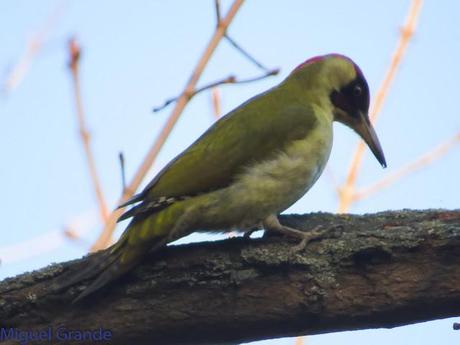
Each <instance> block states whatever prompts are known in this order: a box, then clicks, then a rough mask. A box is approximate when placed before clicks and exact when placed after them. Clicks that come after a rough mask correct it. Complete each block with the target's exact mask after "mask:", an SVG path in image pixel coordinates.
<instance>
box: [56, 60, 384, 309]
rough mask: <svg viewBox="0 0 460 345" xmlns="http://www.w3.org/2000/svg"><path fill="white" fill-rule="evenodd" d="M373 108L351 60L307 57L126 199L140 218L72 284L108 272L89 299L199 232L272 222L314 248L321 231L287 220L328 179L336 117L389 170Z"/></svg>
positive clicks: (268, 226) (92, 287) (130, 212)
mask: <svg viewBox="0 0 460 345" xmlns="http://www.w3.org/2000/svg"><path fill="white" fill-rule="evenodd" d="M368 108H369V88H368V85H367V82H366V80H365V79H364V76H363V74H362V72H361V70H360V69H359V67H358V66H357V65H356V64H355V63H354V62H353V61H352V60H351V59H349V58H347V57H345V56H342V55H338V54H329V55H325V56H319V57H314V58H312V59H309V60H307V61H306V62H304V63H302V64H301V65H299V66H298V67H297V68H295V69H294V70H293V71H292V73H291V74H290V75H289V76H288V77H287V78H286V79H285V80H284V81H283V82H281V84H279V85H277V86H275V87H273V88H272V89H270V90H268V91H266V92H264V93H261V94H260V95H258V96H255V97H254V98H251V99H250V100H248V101H247V102H245V103H243V104H242V105H240V106H239V107H237V108H236V109H234V110H232V111H231V112H230V113H228V114H227V115H226V116H224V117H222V118H221V119H220V120H219V121H217V122H216V123H215V124H214V125H213V126H212V127H210V128H209V129H208V130H207V131H206V132H205V133H204V134H203V135H202V136H201V137H200V138H198V139H197V140H196V141H195V142H194V143H193V144H192V145H191V146H189V147H188V148H187V149H186V150H185V151H184V152H182V153H181V154H180V155H178V156H177V157H176V158H174V159H173V160H172V161H171V162H170V163H169V164H168V165H167V166H166V167H165V168H164V169H163V170H162V171H161V172H160V173H159V174H158V175H157V176H156V177H155V178H154V179H153V180H152V181H151V182H150V183H149V184H148V186H147V187H146V188H145V189H144V190H143V191H142V192H141V193H139V194H137V195H136V196H134V197H133V198H132V199H131V200H129V201H128V202H127V203H125V204H124V205H122V206H127V205H134V206H133V207H132V208H131V209H130V210H128V211H127V212H126V213H124V214H123V215H122V216H121V217H120V220H123V219H127V218H131V222H130V223H129V225H128V227H127V229H126V230H125V232H124V233H123V235H122V236H121V238H120V239H119V240H118V242H117V243H115V244H114V245H113V246H112V247H110V248H108V249H106V250H104V251H101V252H99V253H97V254H95V255H94V256H93V257H90V260H89V264H88V266H87V267H86V268H85V269H83V270H82V271H81V272H79V273H78V274H77V275H75V276H73V277H71V278H70V279H68V280H67V281H66V282H65V283H64V285H65V286H70V285H72V284H75V283H77V282H79V281H82V280H84V279H88V278H91V277H93V276H96V275H98V277H97V278H96V279H95V280H94V281H93V282H92V283H91V285H90V286H89V287H88V288H87V289H86V290H84V291H83V292H82V293H81V294H80V295H79V296H78V298H77V300H78V299H81V298H83V297H85V296H86V295H88V294H90V293H92V292H93V291H95V290H97V289H99V288H100V287H102V286H103V285H105V284H107V283H108V282H110V281H112V280H114V279H116V278H118V277H120V276H121V275H123V274H124V273H126V272H128V271H129V270H131V269H132V268H133V267H134V266H136V265H137V264H138V263H139V262H140V261H141V260H142V259H143V258H144V256H145V255H146V254H147V253H148V252H151V251H155V250H157V249H159V248H161V247H163V246H165V245H166V244H167V243H169V242H171V241H174V240H176V239H178V238H180V237H183V236H185V235H188V234H190V233H192V232H195V231H205V232H213V231H218V232H222V231H223V232H226V231H235V230H237V231H242V232H245V231H249V230H254V229H256V228H263V229H265V230H266V231H276V232H280V233H283V234H286V235H291V236H295V237H298V238H299V239H300V240H301V242H300V243H301V246H300V247H303V246H305V244H306V243H307V242H308V241H309V240H311V239H312V238H314V237H318V236H319V234H318V232H315V231H312V232H301V231H298V230H296V229H292V228H288V227H285V226H283V225H281V224H280V223H279V222H278V218H277V216H278V214H279V213H281V212H282V211H283V210H285V209H287V208H288V207H289V206H291V205H292V204H293V203H295V202H296V201H297V200H298V199H299V198H300V197H302V196H303V195H304V194H305V193H306V192H307V191H308V190H309V189H310V188H311V187H312V186H313V184H314V183H315V182H316V180H317V179H318V177H319V176H320V175H321V173H322V171H323V169H324V167H325V165H326V162H327V160H328V158H329V154H330V152H331V147H332V123H333V121H338V122H341V123H343V124H345V125H347V126H348V127H350V128H352V129H353V130H354V131H355V132H357V133H358V134H359V135H360V136H361V138H362V139H363V140H364V141H365V142H366V143H367V145H368V146H369V148H370V149H371V151H372V152H373V153H374V155H375V157H376V158H377V160H378V161H379V162H380V164H381V165H382V166H383V167H385V166H386V162H385V157H384V155H383V151H382V148H381V147H380V144H379V141H378V139H377V136H376V134H375V132H374V129H373V128H372V125H371V123H370V121H369V117H368ZM61 287H62V286H61Z"/></svg>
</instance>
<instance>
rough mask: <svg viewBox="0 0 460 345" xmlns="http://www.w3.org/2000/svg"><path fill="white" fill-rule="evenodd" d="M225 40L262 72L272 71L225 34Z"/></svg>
mask: <svg viewBox="0 0 460 345" xmlns="http://www.w3.org/2000/svg"><path fill="white" fill-rule="evenodd" d="M225 38H226V39H227V41H228V42H229V43H230V44H231V45H232V46H233V47H234V48H235V49H236V50H238V51H239V52H240V53H241V54H243V55H244V56H245V57H246V58H247V59H248V60H249V61H251V62H252V63H253V64H254V65H256V66H257V67H259V68H260V69H261V70H262V71H265V72H268V71H270V70H269V69H268V68H267V67H265V66H264V65H262V63H260V62H259V61H258V60H256V59H255V58H254V57H253V56H252V55H251V54H249V53H248V52H247V51H246V50H245V49H243V48H242V47H241V46H240V45H239V44H238V43H236V41H235V40H234V39H232V38H231V37H230V36H229V35H228V34H225Z"/></svg>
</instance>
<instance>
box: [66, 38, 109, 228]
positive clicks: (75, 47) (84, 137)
mask: <svg viewBox="0 0 460 345" xmlns="http://www.w3.org/2000/svg"><path fill="white" fill-rule="evenodd" d="M69 56H70V62H69V68H70V72H71V75H72V81H73V90H74V97H75V109H76V114H77V121H78V130H79V133H80V139H81V143H82V146H83V151H84V153H85V157H86V163H87V164H88V170H89V175H90V177H91V182H92V184H93V188H94V193H95V195H96V200H97V204H98V207H99V215H100V217H101V220H102V223H103V224H105V222H106V221H107V218H108V216H109V211H108V209H107V204H106V202H105V198H104V195H103V193H102V186H101V182H100V179H99V176H98V174H97V169H96V161H95V159H94V155H93V151H92V150H91V142H90V141H91V136H90V133H89V131H88V128H87V126H86V120H85V112H84V109H83V101H82V98H81V85H80V74H79V64H80V58H81V48H80V46H79V44H78V42H77V40H76V38H75V37H73V38H71V39H70V41H69Z"/></svg>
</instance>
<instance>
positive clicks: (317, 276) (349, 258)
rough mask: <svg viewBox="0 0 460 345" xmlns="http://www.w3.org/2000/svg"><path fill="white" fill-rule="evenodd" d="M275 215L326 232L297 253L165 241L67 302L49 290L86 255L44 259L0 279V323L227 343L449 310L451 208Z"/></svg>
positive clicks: (259, 242)
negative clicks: (111, 279)
mask: <svg viewBox="0 0 460 345" xmlns="http://www.w3.org/2000/svg"><path fill="white" fill-rule="evenodd" d="M282 222H283V223H284V224H286V225H289V226H293V227H297V228H299V229H304V230H305V229H311V228H313V227H315V226H316V225H318V224H321V225H323V226H325V227H328V228H331V231H330V232H329V235H328V236H327V237H326V238H324V239H322V240H321V241H315V242H313V243H310V244H309V245H308V247H307V248H306V250H305V251H304V252H302V253H299V254H296V255H290V254H289V253H290V252H289V248H290V246H292V243H291V242H289V241H288V240H286V239H282V238H279V237H273V236H270V237H267V238H263V239H252V240H247V239H242V238H236V239H230V240H225V241H220V242H210V243H198V244H191V245H185V246H174V247H169V248H166V249H165V250H163V251H162V252H160V253H156V254H153V255H151V256H150V257H149V258H148V259H147V260H146V262H145V263H144V264H143V265H141V266H140V267H138V268H136V269H135V270H134V271H133V272H132V273H130V274H128V275H127V276H125V277H124V278H122V279H121V280H119V281H118V282H117V283H115V284H113V285H112V286H109V287H107V288H104V289H103V290H102V291H101V292H100V293H97V294H95V295H94V296H93V297H91V298H89V299H88V300H86V301H83V302H82V303H81V304H76V305H71V304H70V303H69V302H70V301H71V300H72V299H73V298H74V297H75V296H76V295H77V294H78V293H79V292H81V290H82V289H83V288H84V285H87V284H88V282H86V283H84V284H80V285H77V286H75V287H72V288H70V289H68V290H66V291H63V292H60V293H51V292H50V286H51V285H52V284H53V281H54V279H56V278H58V277H60V276H61V277H62V275H63V274H68V273H69V274H71V273H72V272H74V271H78V270H80V269H81V267H82V266H83V265H84V264H85V260H86V259H80V260H75V261H71V262H66V263H61V264H54V265H51V266H49V267H47V268H44V269H42V270H40V271H36V272H32V273H26V274H23V275H20V276H17V277H15V278H11V279H7V280H5V281H3V282H1V283H0V296H1V297H0V306H1V307H0V320H1V321H0V327H16V328H18V329H19V330H32V329H48V327H52V329H56V328H57V327H58V326H59V325H61V326H64V327H66V328H67V329H79V330H93V329H97V328H99V327H102V328H104V329H106V330H110V331H111V332H112V333H111V334H112V338H111V340H110V344H130V343H131V344H139V345H141V344H168V345H172V344H188V345H191V344H236V343H238V342H243V341H250V340H256V339H266V338H273V337H281V336H296V335H303V334H318V333H327V332H335V331H344V330H355V329H364V328H373V327H394V326H399V325H405V324H410V323H414V322H420V321H426V320H432V319H437V318H444V317H450V316H455V315H459V314H460V309H459V307H458V306H459V305H460V284H459V283H458V282H459V281H460V265H458V262H459V260H460V210H454V211H447V210H425V211H408V210H403V211H393V212H382V213H377V214H372V215H364V216H356V215H332V214H326V213H320V214H311V215H290V216H284V217H282ZM446 331H447V330H446ZM12 343H13V342H12ZM34 343H35V342H34ZM36 343H39V342H36ZM44 343H45V342H44ZM48 343H49V342H48ZM66 343H67V342H66ZM68 343H72V342H68Z"/></svg>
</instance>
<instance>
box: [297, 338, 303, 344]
mask: <svg viewBox="0 0 460 345" xmlns="http://www.w3.org/2000/svg"><path fill="white" fill-rule="evenodd" d="M303 340H304V337H297V338H296V339H295V345H304V341H303Z"/></svg>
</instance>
